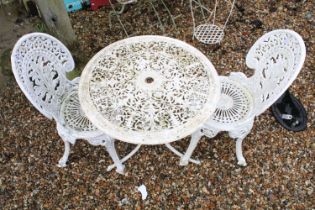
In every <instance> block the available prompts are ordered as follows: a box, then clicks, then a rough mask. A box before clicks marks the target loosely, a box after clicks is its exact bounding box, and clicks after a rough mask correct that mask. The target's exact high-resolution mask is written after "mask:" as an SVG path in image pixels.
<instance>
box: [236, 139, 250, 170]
mask: <svg viewBox="0 0 315 210" xmlns="http://www.w3.org/2000/svg"><path fill="white" fill-rule="evenodd" d="M244 138H245V137H242V138H237V139H236V158H237V164H238V165H240V166H246V165H247V163H246V160H245V158H244V156H243V151H242V142H243V139H244Z"/></svg>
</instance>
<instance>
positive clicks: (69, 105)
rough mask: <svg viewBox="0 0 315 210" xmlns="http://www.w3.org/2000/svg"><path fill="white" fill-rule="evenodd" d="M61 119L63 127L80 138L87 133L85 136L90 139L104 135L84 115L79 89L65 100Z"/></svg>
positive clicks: (74, 90) (73, 91)
mask: <svg viewBox="0 0 315 210" xmlns="http://www.w3.org/2000/svg"><path fill="white" fill-rule="evenodd" d="M60 117H61V120H62V122H63V126H65V127H66V128H68V129H70V130H72V131H73V132H75V133H77V134H78V135H80V136H82V134H84V133H85V134H86V135H85V136H86V137H87V138H88V137H94V136H97V135H98V134H100V135H101V134H102V133H101V132H100V131H99V130H98V129H97V128H96V127H95V126H94V125H93V124H92V122H91V121H90V120H89V119H88V118H87V117H86V116H85V114H84V113H83V111H82V109H81V106H80V102H79V96H78V90H77V89H73V90H72V91H70V92H69V94H68V95H67V96H66V97H65V99H64V100H63V102H62V105H61V110H60Z"/></svg>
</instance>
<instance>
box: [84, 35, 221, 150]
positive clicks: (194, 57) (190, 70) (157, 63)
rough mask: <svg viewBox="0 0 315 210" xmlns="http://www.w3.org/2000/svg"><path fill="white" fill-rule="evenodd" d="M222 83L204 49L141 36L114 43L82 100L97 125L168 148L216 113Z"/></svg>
mask: <svg viewBox="0 0 315 210" xmlns="http://www.w3.org/2000/svg"><path fill="white" fill-rule="evenodd" d="M219 94H220V84H219V79H218V75H217V72H216V70H215V69H214V67H213V65H212V64H211V62H210V61H209V60H208V59H207V57H206V56H205V55H203V54H202V53H201V52H200V51H199V50H197V49H196V48H194V47H192V46H191V45H189V44H187V43H185V42H182V41H180V40H177V39H173V38H168V37H163V36H151V35H150V36H136V37H131V38H127V39H124V40H120V41H118V42H115V43H113V44H110V45H108V46H107V47H105V48H104V49H102V50H101V51H100V52H98V53H97V54H96V55H95V56H94V57H93V58H92V59H91V60H90V61H89V62H88V64H87V65H86V67H85V69H84V70H83V73H82V76H81V80H80V85H79V99H80V103H81V107H82V110H83V111H84V113H85V114H86V116H87V117H88V118H89V119H90V120H91V121H92V123H93V124H94V125H95V126H96V127H98V128H99V129H100V130H102V131H104V132H105V133H106V134H108V135H109V136H111V137H113V138H115V139H119V140H122V141H125V142H128V143H133V144H151V145H152V144H165V143H170V142H173V141H176V140H179V139H182V138H183V137H186V136H188V135H190V134H192V133H193V132H194V131H196V130H197V129H198V128H199V127H200V126H202V124H203V123H204V122H206V120H207V119H208V118H209V117H210V115H211V114H212V113H213V112H214V110H215V108H216V104H217V102H218V99H219Z"/></svg>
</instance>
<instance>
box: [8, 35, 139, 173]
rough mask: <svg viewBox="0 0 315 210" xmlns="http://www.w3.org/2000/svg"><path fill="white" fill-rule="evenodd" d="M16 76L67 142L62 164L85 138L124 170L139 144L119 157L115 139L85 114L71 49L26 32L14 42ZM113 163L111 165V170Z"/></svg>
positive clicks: (32, 101) (19, 83)
mask: <svg viewBox="0 0 315 210" xmlns="http://www.w3.org/2000/svg"><path fill="white" fill-rule="evenodd" d="M11 63H12V69H13V73H14V76H15V79H16V81H17V83H18V85H19V86H20V88H21V89H22V91H23V93H24V94H25V96H26V97H27V99H28V100H29V101H30V102H31V103H32V104H33V105H34V106H35V107H36V108H37V109H38V111H39V112H41V113H42V114H43V115H45V116H46V117H47V118H49V119H54V120H55V121H56V124H57V131H58V134H59V135H60V137H61V138H62V140H63V141H64V145H65V150H64V154H63V156H62V158H61V159H60V160H59V163H58V165H59V166H60V167H64V166H66V162H67V160H68V156H69V153H70V143H71V144H75V142H76V139H81V138H83V139H86V140H87V141H88V142H89V143H90V144H92V145H103V146H105V147H106V149H107V151H108V153H109V155H110V156H111V158H112V160H113V161H114V165H115V166H116V167H117V169H116V171H117V172H118V173H121V174H122V173H123V172H124V165H123V164H122V163H123V162H124V161H126V160H127V159H128V158H129V157H131V156H132V155H133V154H134V153H135V152H136V151H137V150H138V149H139V147H140V145H138V146H137V147H136V148H135V149H133V150H132V151H131V152H130V153H129V154H128V155H127V156H126V157H125V158H123V159H122V160H120V159H119V157H118V155H117V152H116V150H115V145H114V142H115V140H114V139H112V138H111V137H109V136H108V135H106V134H104V133H103V132H101V131H99V130H98V129H97V128H96V127H95V126H93V125H92V123H91V122H90V121H89V120H88V119H87V118H86V117H85V116H84V113H83V112H82V110H81V107H80V103H79V100H78V83H79V79H80V78H79V77H77V78H75V79H74V80H72V81H70V80H68V79H67V77H66V72H69V71H72V70H73V69H74V61H73V58H72V56H71V54H70V52H69V50H68V49H67V48H66V47H65V46H64V45H63V44H62V43H61V42H60V41H58V40H57V39H56V38H54V37H52V36H50V35H48V34H44V33H31V34H27V35H24V36H23V37H22V38H20V39H19V40H18V42H17V43H16V44H15V46H14V49H13V52H12V55H11ZM112 168H113V166H109V167H108V170H111V169H112Z"/></svg>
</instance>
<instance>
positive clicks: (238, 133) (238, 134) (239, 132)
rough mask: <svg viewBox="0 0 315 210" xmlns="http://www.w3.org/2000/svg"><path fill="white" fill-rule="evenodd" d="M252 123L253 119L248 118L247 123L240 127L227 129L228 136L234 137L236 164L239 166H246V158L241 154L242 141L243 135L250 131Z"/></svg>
mask: <svg viewBox="0 0 315 210" xmlns="http://www.w3.org/2000/svg"><path fill="white" fill-rule="evenodd" d="M253 124H254V119H252V120H250V121H249V122H248V123H246V124H244V125H242V126H241V127H239V128H237V129H235V130H231V131H229V136H230V137H231V138H233V139H236V143H235V144H236V145H235V147H236V148H235V149H236V158H237V164H238V165H240V166H247V163H246V160H245V158H244V156H243V150H242V143H243V140H244V139H245V137H246V136H247V135H248V134H249V133H250V131H251V129H252V127H253Z"/></svg>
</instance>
